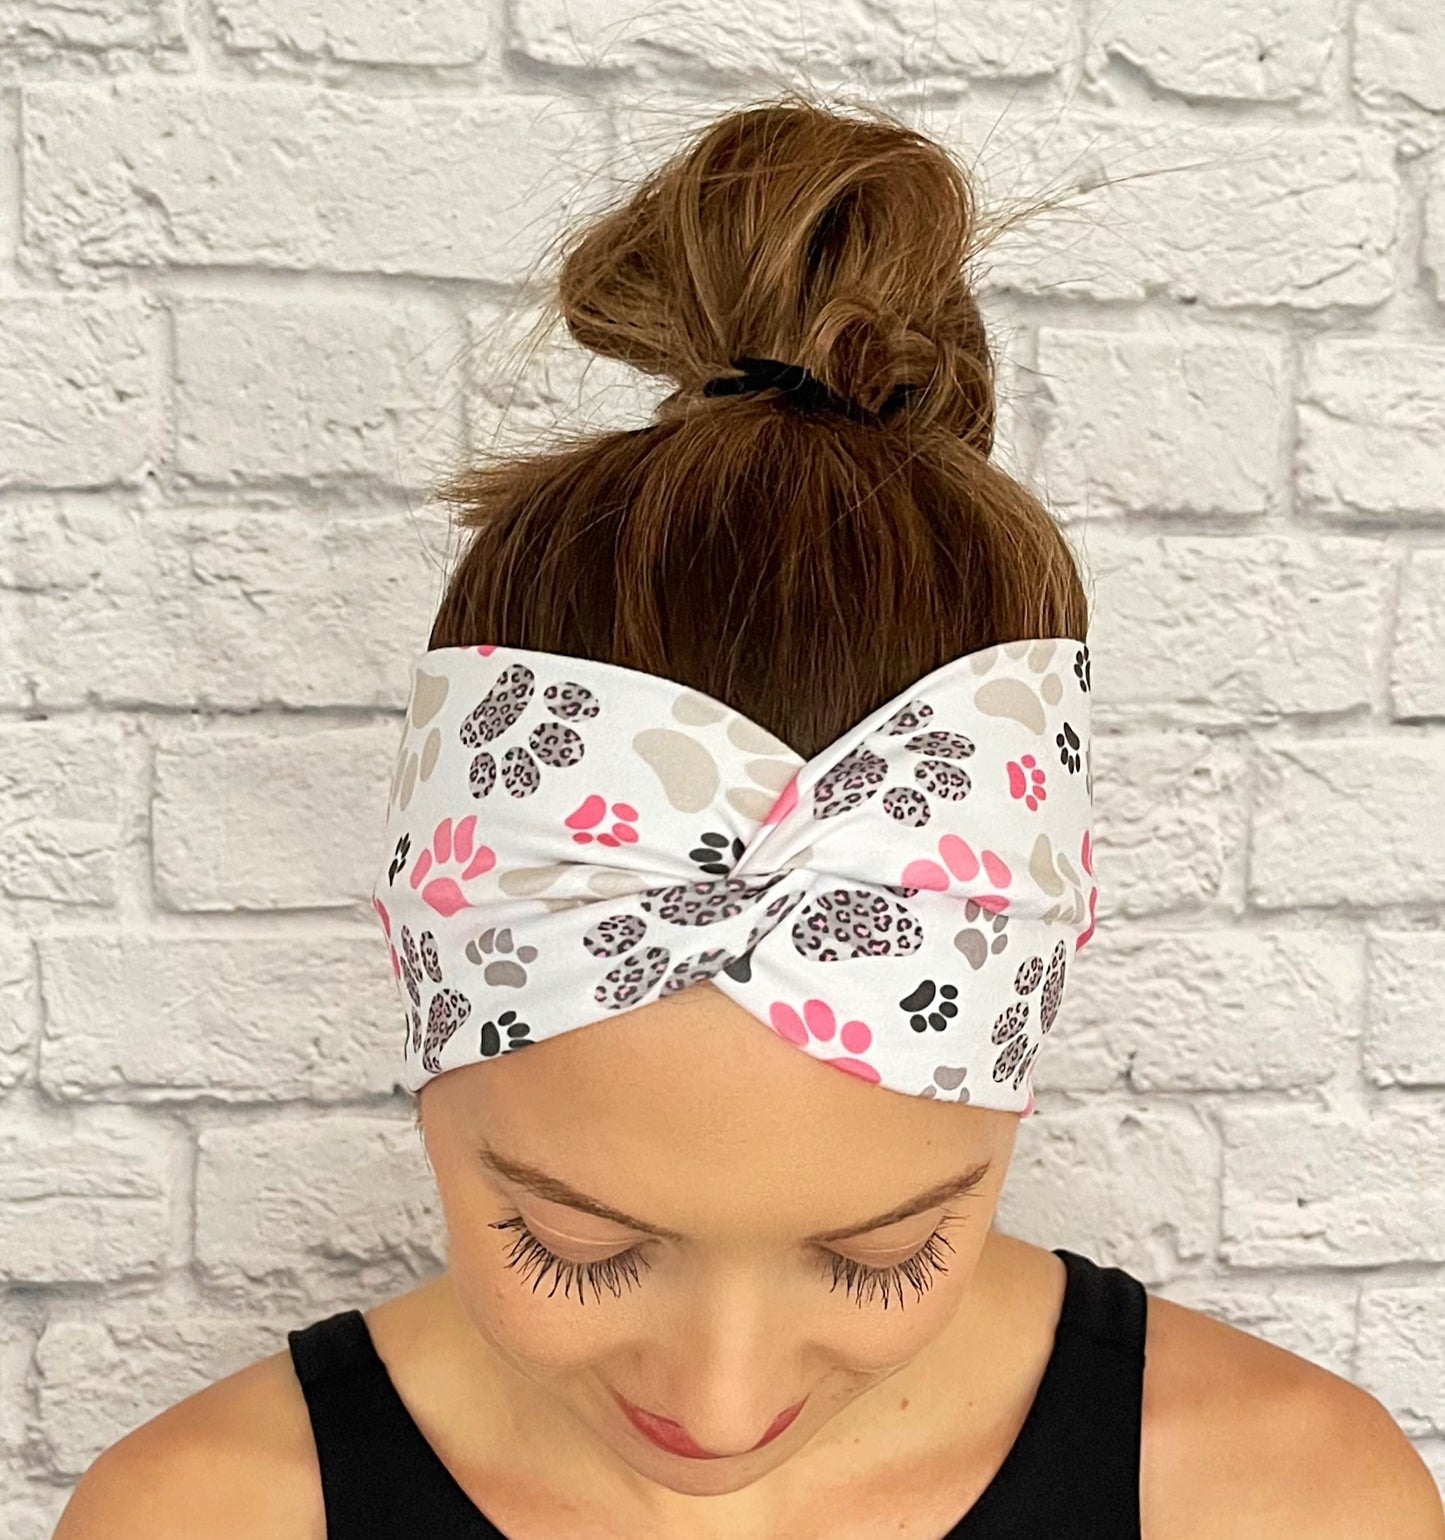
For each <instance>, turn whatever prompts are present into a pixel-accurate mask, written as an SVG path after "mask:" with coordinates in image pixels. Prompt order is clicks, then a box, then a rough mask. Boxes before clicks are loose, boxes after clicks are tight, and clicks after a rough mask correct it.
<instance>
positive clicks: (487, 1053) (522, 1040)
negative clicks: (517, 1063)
mask: <svg viewBox="0 0 1445 1540" xmlns="http://www.w3.org/2000/svg"><path fill="white" fill-rule="evenodd" d="M531 1031H532V1029H531V1027H530V1026H528V1025H527V1023H526V1022H525V1021H518V1020H517V1013H516V1011H503V1012H502V1014H501V1015H500V1016H498V1017H497V1019H496V1020H495V1021H484V1022H483V1023H482V1042H481V1049H482V1057H483V1058H484V1059H495V1058H496V1056H497V1055H498V1054H499V1053H510V1052H511V1051H512V1050H513V1049H514V1048H530V1047H531V1046H532V1042H533V1039H532V1037H531V1035H530V1034H531ZM503 1032H505V1033H506V1034H507V1041H506V1042H505V1043H504V1042H503V1041H502V1033H503ZM538 1062H539V1063H540V1062H541V1061H540V1060H539V1061H538Z"/></svg>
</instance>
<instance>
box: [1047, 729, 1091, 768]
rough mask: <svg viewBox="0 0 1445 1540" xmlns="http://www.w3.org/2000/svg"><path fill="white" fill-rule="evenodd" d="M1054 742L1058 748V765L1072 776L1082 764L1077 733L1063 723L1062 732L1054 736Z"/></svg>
mask: <svg viewBox="0 0 1445 1540" xmlns="http://www.w3.org/2000/svg"><path fill="white" fill-rule="evenodd" d="M1054 742H1055V743H1057V744H1058V746H1059V763H1060V764H1061V765H1063V767H1064V769H1066V770H1067V771H1068V772H1069V773H1070V774H1071V775H1072V774H1073V773H1074V772H1075V771H1077V770H1078V768H1079V766H1080V765H1081V764H1083V762H1084V756H1083V754H1082V753H1081V752H1080V750H1081V749H1082V748H1083V745H1082V744H1081V743H1080V742H1079V735H1078V733H1076V732H1075V731H1074V729H1073V728H1072V727H1070V726H1069V724H1068V723H1067V722H1065V723H1064V730H1063V732H1061V733H1056V734H1055V735H1054Z"/></svg>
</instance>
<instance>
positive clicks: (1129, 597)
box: [1085, 531, 1392, 727]
mask: <svg viewBox="0 0 1445 1540" xmlns="http://www.w3.org/2000/svg"><path fill="white" fill-rule="evenodd" d="M1085 550H1086V553H1087V558H1088V568H1089V572H1090V575H1091V577H1092V579H1093V582H1094V587H1095V592H1094V595H1093V606H1094V613H1093V616H1092V618H1091V621H1090V628H1089V651H1090V655H1091V657H1092V660H1093V666H1094V669H1095V672H1096V673H1097V675H1098V678H1099V681H1100V682H1099V684H1098V686H1097V687H1096V688H1097V689H1098V690H1099V692H1100V694H1101V697H1102V698H1104V699H1107V701H1108V703H1109V707H1110V709H1111V710H1112V711H1115V712H1119V713H1121V714H1123V715H1124V716H1125V717H1127V718H1128V719H1130V720H1132V719H1134V718H1136V717H1141V716H1143V715H1144V714H1145V713H1149V714H1151V715H1152V714H1154V713H1157V712H1161V711H1163V712H1168V713H1169V714H1170V715H1171V716H1174V717H1177V718H1178V719H1179V720H1180V721H1181V723H1183V724H1184V725H1187V726H1189V727H1196V726H1197V727H1226V726H1231V725H1236V724H1239V723H1244V722H1257V721H1265V722H1269V721H1275V720H1277V719H1278V718H1279V717H1281V716H1290V715H1293V714H1296V713H1308V712H1344V711H1358V710H1363V709H1368V708H1369V707H1370V706H1372V705H1373V703H1374V700H1375V696H1376V694H1377V685H1376V680H1377V678H1378V676H1379V673H1380V669H1381V666H1382V664H1381V653H1382V652H1383V650H1384V644H1385V640H1386V639H1385V636H1384V634H1383V631H1382V628H1381V625H1380V616H1381V614H1382V613H1383V612H1384V611H1385V608H1386V600H1387V595H1388V592H1389V589H1390V585H1391V583H1392V573H1391V556H1390V553H1389V551H1388V550H1387V549H1386V548H1385V547H1384V546H1383V545H1382V544H1381V543H1380V542H1379V541H1375V540H1362V539H1361V540H1357V539H1350V538H1348V537H1333V538H1332V537H1329V536H1320V537H1316V538H1313V539H1310V538H1287V537H1281V536H1274V535H1270V536H1252V535H1229V536H1226V537H1223V538H1221V537H1218V536H1168V537H1165V536H1154V535H1144V534H1134V533H1133V532H1129V531H1125V532H1122V533H1118V534H1110V533H1106V532H1104V531H1098V532H1093V533H1091V534H1090V535H1089V538H1088V541H1087V545H1086V547H1085ZM1115 660H1117V661H1115Z"/></svg>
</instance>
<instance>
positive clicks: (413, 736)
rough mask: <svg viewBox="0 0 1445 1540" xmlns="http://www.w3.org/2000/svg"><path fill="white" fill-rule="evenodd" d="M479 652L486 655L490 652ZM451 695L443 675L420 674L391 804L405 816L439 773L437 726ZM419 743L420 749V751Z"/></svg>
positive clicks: (394, 770)
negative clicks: (434, 773) (422, 787)
mask: <svg viewBox="0 0 1445 1540" xmlns="http://www.w3.org/2000/svg"><path fill="white" fill-rule="evenodd" d="M478 650H479V651H482V652H487V651H490V650H491V649H490V648H480V649H478ZM450 693H451V683H450V681H449V680H448V679H447V678H446V676H445V675H444V674H431V673H428V672H427V671H426V670H425V669H418V670H417V675H416V683H415V687H414V688H413V691H412V698H411V706H410V709H409V710H408V712H407V719H406V731H405V732H404V733H403V734H402V735H401V742H400V743H399V744H398V745H397V750H396V764H395V765H394V766H393V768H392V772H391V793H390V796H391V802H392V804H393V805H394V806H395V807H396V808H397V809H398V810H399V811H401V812H403V813H404V812H405V811H406V810H407V808H409V807H410V806H411V799H412V798H413V797H414V796H415V795H416V789H417V787H418V786H420V785H423V784H424V783H425V782H426V781H427V780H428V779H429V778H430V776H431V773H432V771H433V770H435V769H436V765H437V760H438V758H439V757H440V755H441V748H442V735H441V729H440V728H439V727H437V726H436V725H435V723H436V719H437V715H438V713H439V712H440V711H441V709H442V707H443V706H444V705H445V704H446V701H447V696H448V695H449V694H450ZM418 735H420V738H418ZM418 742H420V745H421V746H420V748H418V747H417V744H418Z"/></svg>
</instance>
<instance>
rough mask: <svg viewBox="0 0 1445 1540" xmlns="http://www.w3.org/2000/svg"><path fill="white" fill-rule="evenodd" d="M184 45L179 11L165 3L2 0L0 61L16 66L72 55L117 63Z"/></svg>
mask: <svg viewBox="0 0 1445 1540" xmlns="http://www.w3.org/2000/svg"><path fill="white" fill-rule="evenodd" d="M184 46H185V34H184V33H183V31H182V30H181V12H180V8H179V7H178V6H175V5H173V4H168V3H165V0H110V3H108V4H106V5H85V6H76V5H69V4H66V3H64V0H0V58H4V59H5V60H6V61H7V62H9V63H12V64H19V63H23V64H26V65H32V66H33V65H37V64H45V63H50V62H51V61H53V60H57V59H60V58H63V57H64V56H65V55H66V54H68V53H75V54H78V55H80V56H82V57H91V58H99V57H101V56H104V55H108V56H109V57H110V58H111V59H112V60H113V61H115V62H119V60H120V59H122V58H124V57H125V56H126V55H127V54H139V55H142V56H144V55H150V54H157V53H160V52H162V51H163V50H180V49H182V48H183V47H184Z"/></svg>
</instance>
